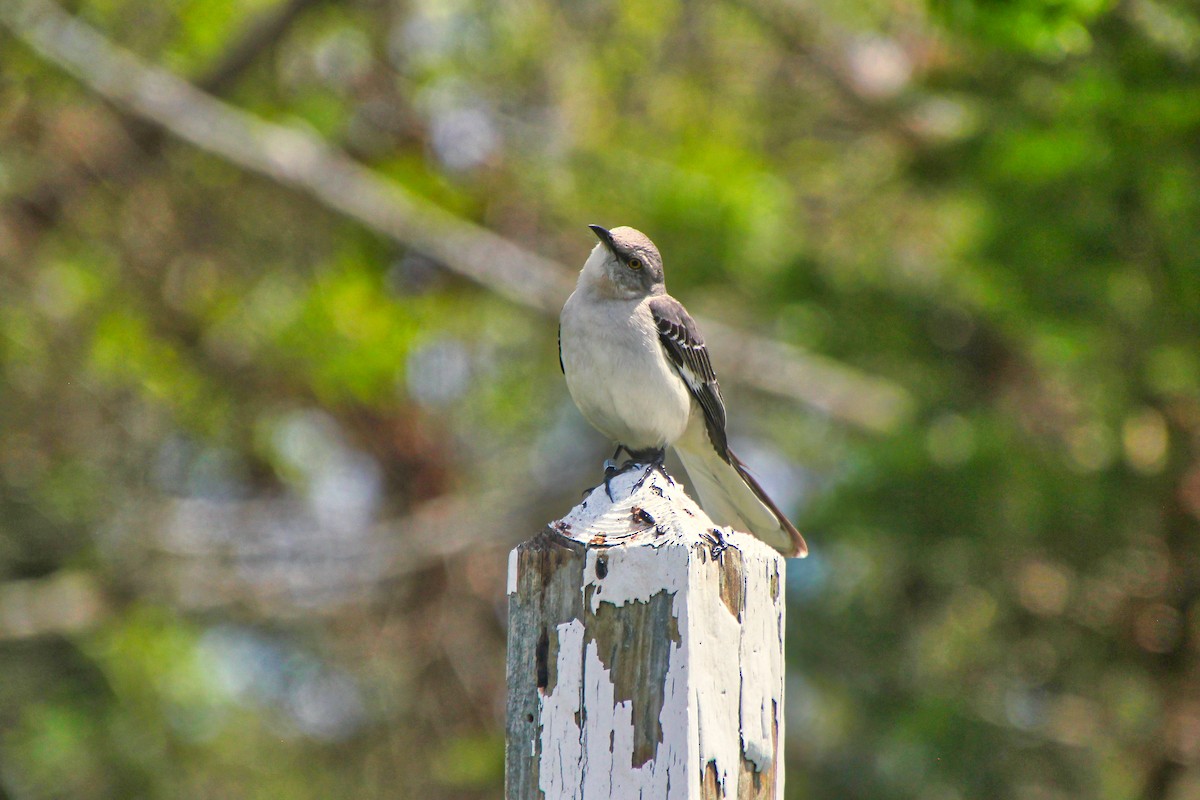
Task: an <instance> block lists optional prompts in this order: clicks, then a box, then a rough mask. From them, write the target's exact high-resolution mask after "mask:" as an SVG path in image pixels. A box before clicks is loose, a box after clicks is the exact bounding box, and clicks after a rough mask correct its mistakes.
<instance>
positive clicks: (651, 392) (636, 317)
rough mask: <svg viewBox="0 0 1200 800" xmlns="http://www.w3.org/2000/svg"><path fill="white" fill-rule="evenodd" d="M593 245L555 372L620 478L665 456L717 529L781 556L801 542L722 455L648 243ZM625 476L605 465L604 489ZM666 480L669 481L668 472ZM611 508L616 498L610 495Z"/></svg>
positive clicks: (566, 312) (632, 238)
mask: <svg viewBox="0 0 1200 800" xmlns="http://www.w3.org/2000/svg"><path fill="white" fill-rule="evenodd" d="M588 227H589V228H591V229H592V232H593V233H595V234H596V237H597V238H598V239H599V242H598V243H597V244H596V246H595V247H594V248H593V249H592V251H591V253H590V254H589V255H588V257H587V260H586V261H585V262H584V264H583V268H582V269H581V270H580V272H579V279H578V281H577V283H576V286H575V291H573V292H572V293H571V296H570V297H569V298H567V301H566V303H565V304H564V305H563V309H562V314H561V315H560V316H559V329H558V356H559V367H560V368H561V369H562V372H563V375H564V376H565V378H566V383H567V390H568V392H569V393H570V395H571V399H572V400H574V401H575V405H576V406H578V408H579V411H580V413H581V414H582V415H583V417H584V418H585V419H586V420H587V421H588V422H589V423H591V425H592V426H593V427H594V428H596V429H597V430H598V431H600V432H601V433H602V434H604V435H605V436H607V437H608V438H609V439H611V440H612V441H614V442H616V444H617V450H616V452H614V453H613V459H614V460H615V459H616V458H617V457H618V456H619V455H620V454H621V451H622V450H624V451H625V452H627V453H628V454H629V456H630V460H629V461H627V462H626V463H625V465H624V467H623V468H622V469H628V468H630V467H632V466H633V465H634V464H649V465H650V466H649V467H648V468H647V471H646V473H645V474H644V475H643V476H642V480H645V478H646V476H647V475H649V473H650V470H651V469H653V468H657V469H659V470H660V471H661V470H663V462H664V459H665V456H666V448H667V447H672V448H673V449H674V450H675V452H676V453H677V454H678V455H679V459H680V461H682V462H683V466H684V469H686V470H687V474H688V476H689V477H690V478H691V482H692V486H693V488H694V489H695V491H696V493H697V494H698V495H699V497H698V499H699V502H700V506H701V508H703V509H704V511H705V513H707V514H708V515H709V517H711V518H712V520H713V521H714V522H716V523H717V524H719V525H728V526H730V527H733V528H736V529H738V530H743V531H746V532H749V533H751V534H753V535H754V536H757V537H758V538H759V539H761V540H763V541H764V542H766V543H767V544H768V545H770V546H771V547H773V548H775V549H776V550H777V551H779V552H780V553H782V554H783V555H785V556H799V557H803V556H805V555H807V554H808V545H807V544H806V543H805V541H804V537H803V536H801V535H800V532H799V531H798V530H796V526H795V525H793V524H792V523H791V522H790V521H789V520H788V518H787V516H786V515H785V514H784V513H783V512H782V511H780V510H779V507H778V506H777V505H776V504H775V503H774V501H772V500H771V498H770V497H768V496H767V493H766V492H765V491H763V488H762V486H760V485H759V483H758V481H756V480H755V479H754V477H753V476H752V475H751V474H750V472H749V471H748V470H747V468H746V465H745V464H744V463H743V462H742V461H741V459H739V458H738V457H737V456H736V455H735V454H734V452H733V450H731V449H730V447H729V441H728V438H727V436H726V431H725V422H726V417H725V403H724V401H723V400H722V398H721V389H720V387H719V386H718V384H717V375H716V373H715V372H714V370H713V366H712V361H711V359H710V358H709V354H708V349H707V348H706V347H705V345H704V337H703V336H702V335H701V333H700V329H699V327H698V326H697V325H696V321H695V320H694V319H692V317H691V315H690V314H688V312H687V309H685V308H684V307H683V304H682V303H680V302H679V301H678V300H676V299H675V298H674V297H672V296H671V295H669V294H667V288H666V283H665V279H664V274H663V260H662V255H661V254H660V253H659V251H658V248H657V247H656V246H655V245H654V242H652V241H650V239H649V237H647V236H646V235H645V234H644V233H642V232H641V231H638V230H635V229H633V228H629V227H625V226H622V227H618V228H613V229H612V230H609V229H607V228H604V227H601V226H600V225H589V226H588ZM619 471H621V470H618V469H616V467H615V463H614V462H613V461H608V462H605V475H606V477H605V486H606V488H608V482H609V481H610V480H611V478H612V476H613V475H614V474H616V473H617V472H619ZM664 474H665V472H664ZM610 498H611V493H610Z"/></svg>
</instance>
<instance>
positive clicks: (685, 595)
mask: <svg viewBox="0 0 1200 800" xmlns="http://www.w3.org/2000/svg"><path fill="white" fill-rule="evenodd" d="M638 477H639V473H637V472H633V473H631V474H626V475H621V476H618V477H617V478H616V479H614V480H613V482H612V487H613V495H614V497H616V501H615V502H610V501H609V499H608V497H607V495H606V494H605V492H604V488H603V487H602V486H601V487H599V488H597V489H596V490H595V491H593V492H592V493H591V495H590V496H589V497H588V498H587V500H585V501H584V502H583V503H582V504H581V505H580V506H578V507H576V508H575V509H574V510H572V511H571V513H570V514H568V515H567V516H566V517H564V518H563V519H562V520H560V521H559V522H558V523H555V525H554V528H555V530H557V531H559V532H560V533H562V534H563V535H565V536H567V537H569V538H571V539H574V540H575V541H578V542H581V543H583V544H586V545H588V550H587V554H586V559H585V567H584V575H583V582H582V585H581V586H580V591H581V592H583V593H584V597H589V594H590V605H589V608H588V611H589V612H590V613H591V614H596V613H597V612H599V611H600V610H601V608H602V606H603V604H605V603H610V604H612V605H613V606H615V607H617V608H620V607H622V606H626V605H628V604H630V603H634V602H638V603H647V602H650V600H651V598H654V597H655V596H656V595H659V594H660V593H663V592H666V593H668V594H669V595H670V596H671V597H672V600H671V613H672V615H673V616H674V617H675V620H676V624H677V626H678V630H679V642H678V643H677V644H675V643H673V644H671V645H670V649H669V661H668V664H667V674H666V680H665V683H664V690H663V704H662V710H661V713H660V715H659V722H660V724H661V727H662V741H661V743H659V744H658V746H657V749H656V751H655V752H654V754H653V757H651V758H650V759H649V760H648V761H647V762H646V763H645V764H643V765H641V766H635V765H634V764H633V760H634V759H633V751H634V747H635V729H634V709H633V707H632V706H633V704H632V703H631V702H629V701H620V700H618V699H617V697H616V687H615V686H614V681H613V677H612V675H611V674H610V673H609V671H608V669H607V668H606V667H605V665H604V662H603V661H602V660H601V658H600V654H599V652H598V650H597V643H596V641H595V637H594V636H590V635H589V633H588V631H587V630H586V627H585V621H581V620H573V621H571V622H568V623H565V624H562V625H559V626H558V629H557V632H558V650H557V653H558V655H557V659H556V666H557V675H556V682H555V685H554V686H553V687H552V689H553V691H552V692H551V693H550V694H549V695H546V696H543V697H542V698H541V700H540V703H539V708H540V714H541V719H540V725H541V728H540V744H541V760H540V764H539V767H540V769H539V780H540V785H541V788H542V790H543V791H544V792H545V795H546V798H547V800H560V799H562V800H566V799H568V798H570V799H572V800H574V799H576V798H578V800H601V798H656V800H657V799H658V798H663V799H664V800H690V798H698V797H701V792H702V785H703V780H704V772H705V770H706V769H707V768H708V764H709V763H710V762H712V763H713V764H714V765H715V770H716V774H717V778H718V793H717V796H718V797H720V798H729V799H730V800H732V799H733V798H736V797H737V796H738V777H739V771H740V769H741V768H742V764H743V761H742V759H743V755H744V756H745V758H746V760H747V761H748V762H749V764H750V765H753V768H757V769H758V770H759V771H768V770H771V769H772V768H774V769H776V770H778V772H777V773H776V774H777V777H776V781H775V784H774V793H773V797H774V799H775V800H779V798H782V797H783V780H782V763H776V762H777V761H778V759H777V751H778V750H779V749H781V748H782V742H783V718H782V709H783V678H784V663H783V598H784V590H783V585H782V582H783V575H784V570H783V559H782V558H781V557H780V556H779V555H778V554H777V553H776V552H775V551H774V550H772V549H771V548H769V547H768V546H767V545H765V544H763V543H762V542H760V541H759V540H757V539H755V538H754V537H752V536H750V535H748V534H744V533H739V532H735V531H732V530H730V529H728V528H724V529H722V534H723V539H724V541H725V542H726V543H727V545H728V546H729V547H730V548H736V549H738V550H740V551H741V554H742V561H743V564H744V585H743V590H744V597H745V604H744V611H743V614H742V619H741V620H740V621H739V619H738V617H737V616H736V615H735V614H734V613H731V611H730V609H729V607H727V606H726V604H725V602H724V601H723V600H722V598H721V593H720V582H721V572H722V565H721V563H720V561H719V560H717V559H715V558H714V557H713V556H712V549H713V544H714V541H713V539H712V537H711V534H710V531H711V530H712V528H713V527H714V526H713V523H712V521H711V520H709V518H708V517H707V515H705V514H704V512H703V511H702V510H700V508H699V507H698V506H697V505H696V504H695V503H694V502H693V501H692V500H691V499H690V498H688V497H687V495H686V494H684V492H683V490H682V487H680V486H678V485H676V484H673V483H671V482H668V481H667V480H666V479H664V478H663V477H662V476H660V475H657V474H656V475H653V476H652V477H651V478H650V479H649V480H647V481H646V483H645V485H643V486H642V487H641V488H640V489H639V490H638V491H637V492H636V493H634V494H633V495H630V490H631V488H632V485H633V483H634V482H635V481H636V480H637V478H638ZM639 509H640V510H639ZM729 552H730V551H728V550H727V551H726V553H729ZM730 557H732V556H729V555H724V556H723V558H730ZM601 562H603V564H602V565H601ZM598 567H599V569H598ZM516 572H517V567H516V564H515V562H514V561H512V560H510V562H509V592H510V593H512V592H515V591H516V590H517V575H516ZM772 575H775V576H777V580H778V585H777V591H776V593H775V597H774V598H772V596H771V582H772ZM585 710H586V713H584V711H585ZM776 726H778V728H776Z"/></svg>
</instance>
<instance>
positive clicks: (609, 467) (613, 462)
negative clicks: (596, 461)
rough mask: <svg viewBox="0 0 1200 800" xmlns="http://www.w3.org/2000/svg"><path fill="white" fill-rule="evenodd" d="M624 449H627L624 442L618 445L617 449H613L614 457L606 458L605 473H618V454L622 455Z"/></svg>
mask: <svg viewBox="0 0 1200 800" xmlns="http://www.w3.org/2000/svg"><path fill="white" fill-rule="evenodd" d="M624 449H625V445H623V444H619V445H617V449H616V450H613V454H612V458H607V459H605V460H604V474H605V475H608V474H609V473H610V472H611V473H613V474H614V475H615V474H616V472H617V456H619V455H621V451H622V450H624Z"/></svg>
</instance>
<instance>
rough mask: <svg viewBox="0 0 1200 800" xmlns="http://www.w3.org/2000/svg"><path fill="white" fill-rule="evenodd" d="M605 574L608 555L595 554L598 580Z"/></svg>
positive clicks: (606, 572) (602, 578)
mask: <svg viewBox="0 0 1200 800" xmlns="http://www.w3.org/2000/svg"><path fill="white" fill-rule="evenodd" d="M606 575H608V557H607V556H597V557H596V577H597V578H599V579H600V580H604V577H605V576H606Z"/></svg>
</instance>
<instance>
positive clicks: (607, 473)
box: [604, 444, 633, 502]
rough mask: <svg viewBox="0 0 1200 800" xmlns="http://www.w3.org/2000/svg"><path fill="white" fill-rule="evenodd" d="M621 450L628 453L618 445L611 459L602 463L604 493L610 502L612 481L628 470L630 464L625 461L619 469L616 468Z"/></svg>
mask: <svg viewBox="0 0 1200 800" xmlns="http://www.w3.org/2000/svg"><path fill="white" fill-rule="evenodd" d="M622 450H624V451H625V452H627V453H629V450H628V449H627V448H626V447H625V445H623V444H619V445H617V449H616V450H614V451H613V454H612V458H610V459H608V460H607V461H605V462H604V493H605V494H606V495H608V499H609V501H610V502H611V501H612V499H613V495H612V479H613V478H615V477H617V476H618V475H620V474H621V473H622V472H624V471H625V470H627V469H629V465H630V463H631V462H629V461H626V462H625V463H624V464H622V465H621V466H620V467H618V466H617V456H619V455H621V451H622ZM629 455H633V453H629Z"/></svg>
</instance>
